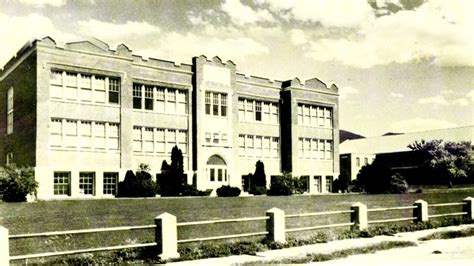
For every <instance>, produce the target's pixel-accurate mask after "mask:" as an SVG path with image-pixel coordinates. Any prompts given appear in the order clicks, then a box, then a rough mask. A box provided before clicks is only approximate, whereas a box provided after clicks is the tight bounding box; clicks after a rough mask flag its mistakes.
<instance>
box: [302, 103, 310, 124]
mask: <svg viewBox="0 0 474 266" xmlns="http://www.w3.org/2000/svg"><path fill="white" fill-rule="evenodd" d="M310 124H311V123H310V113H309V106H308V105H304V106H303V125H310Z"/></svg>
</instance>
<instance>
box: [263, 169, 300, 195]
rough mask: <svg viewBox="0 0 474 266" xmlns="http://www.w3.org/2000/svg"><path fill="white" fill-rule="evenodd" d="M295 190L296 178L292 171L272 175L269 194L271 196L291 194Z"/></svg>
mask: <svg viewBox="0 0 474 266" xmlns="http://www.w3.org/2000/svg"><path fill="white" fill-rule="evenodd" d="M294 191H295V180H294V178H293V176H292V175H291V173H285V174H283V175H277V176H272V180H271V182H270V189H269V190H268V193H267V194H268V195H271V196H290V195H293V192H294Z"/></svg>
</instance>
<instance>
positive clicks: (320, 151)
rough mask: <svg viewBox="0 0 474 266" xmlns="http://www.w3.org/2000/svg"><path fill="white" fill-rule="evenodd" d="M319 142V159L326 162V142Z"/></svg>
mask: <svg viewBox="0 0 474 266" xmlns="http://www.w3.org/2000/svg"><path fill="white" fill-rule="evenodd" d="M318 142H319V143H318V147H319V153H318V155H319V156H318V157H319V159H321V160H324V140H319V141H318Z"/></svg>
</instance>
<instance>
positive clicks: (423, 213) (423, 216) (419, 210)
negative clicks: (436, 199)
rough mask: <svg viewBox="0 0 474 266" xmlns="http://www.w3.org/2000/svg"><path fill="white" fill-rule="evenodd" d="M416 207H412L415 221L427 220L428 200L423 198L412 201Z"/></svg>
mask: <svg viewBox="0 0 474 266" xmlns="http://www.w3.org/2000/svg"><path fill="white" fill-rule="evenodd" d="M413 206H415V207H416V208H414V209H413V218H415V220H414V221H415V222H427V221H428V202H426V201H424V200H421V199H419V200H417V201H415V203H413Z"/></svg>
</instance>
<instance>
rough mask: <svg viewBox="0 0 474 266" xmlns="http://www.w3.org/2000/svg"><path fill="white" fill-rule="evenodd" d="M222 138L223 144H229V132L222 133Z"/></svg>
mask: <svg viewBox="0 0 474 266" xmlns="http://www.w3.org/2000/svg"><path fill="white" fill-rule="evenodd" d="M221 140H222V144H227V134H225V133H222V134H221Z"/></svg>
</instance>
